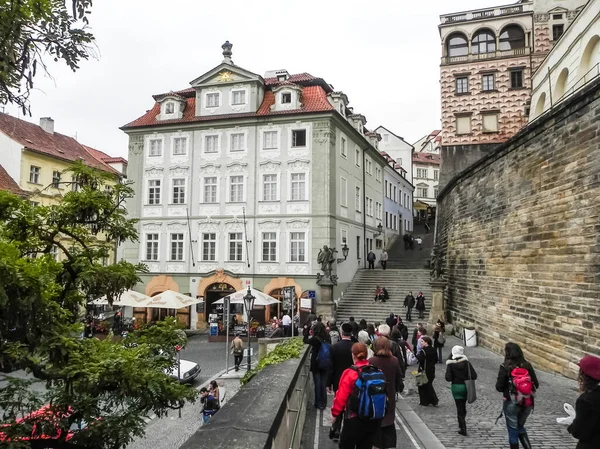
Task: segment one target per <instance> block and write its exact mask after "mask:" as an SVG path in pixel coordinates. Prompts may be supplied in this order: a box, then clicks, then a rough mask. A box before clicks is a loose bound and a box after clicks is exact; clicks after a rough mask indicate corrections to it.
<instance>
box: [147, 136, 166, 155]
mask: <svg viewBox="0 0 600 449" xmlns="http://www.w3.org/2000/svg"><path fill="white" fill-rule="evenodd" d="M155 142H156V143H157V146H158V153H157V154H153V143H155ZM162 156H163V139H162V138H160V137H158V138H157V137H154V138H153V137H151V138H150V139H148V157H162Z"/></svg>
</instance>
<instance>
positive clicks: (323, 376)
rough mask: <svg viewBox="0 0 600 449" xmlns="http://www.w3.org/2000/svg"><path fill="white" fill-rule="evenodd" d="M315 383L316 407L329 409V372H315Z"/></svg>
mask: <svg viewBox="0 0 600 449" xmlns="http://www.w3.org/2000/svg"><path fill="white" fill-rule="evenodd" d="M313 381H314V383H315V407H317V408H325V407H327V389H326V388H327V386H326V385H325V384H326V383H327V371H316V372H313Z"/></svg>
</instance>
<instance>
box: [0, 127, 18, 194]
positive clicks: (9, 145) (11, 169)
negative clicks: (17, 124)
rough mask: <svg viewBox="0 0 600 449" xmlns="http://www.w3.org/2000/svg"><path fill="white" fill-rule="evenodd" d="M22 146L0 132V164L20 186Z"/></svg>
mask: <svg viewBox="0 0 600 449" xmlns="http://www.w3.org/2000/svg"><path fill="white" fill-rule="evenodd" d="M22 149H23V145H21V144H20V143H18V142H15V141H14V140H12V139H11V138H9V137H8V136H7V135H6V134H4V133H2V132H0V153H1V154H2V160H1V161H0V164H2V166H3V167H4V169H5V170H6V171H7V173H8V174H9V175H10V177H11V178H12V179H14V180H15V182H16V183H17V184H19V185H20V184H21V151H22Z"/></svg>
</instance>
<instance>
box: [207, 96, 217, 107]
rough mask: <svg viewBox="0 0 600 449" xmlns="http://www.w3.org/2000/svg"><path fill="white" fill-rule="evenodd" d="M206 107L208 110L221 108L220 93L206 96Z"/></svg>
mask: <svg viewBox="0 0 600 449" xmlns="http://www.w3.org/2000/svg"><path fill="white" fill-rule="evenodd" d="M206 107H207V108H218V107H219V94H218V93H212V94H206Z"/></svg>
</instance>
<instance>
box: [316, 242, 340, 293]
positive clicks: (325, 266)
mask: <svg viewBox="0 0 600 449" xmlns="http://www.w3.org/2000/svg"><path fill="white" fill-rule="evenodd" d="M336 253H337V250H336V249H335V248H329V247H328V246H327V245H324V246H323V248H322V249H320V250H319V255H318V256H317V262H318V263H319V264H320V265H321V271H322V272H323V274H321V273H318V274H317V283H318V284H321V283H323V282H327V281H329V282H331V283H332V284H333V285H337V278H338V277H337V275H335V274H332V272H333V263H334V262H335V254H336Z"/></svg>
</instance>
